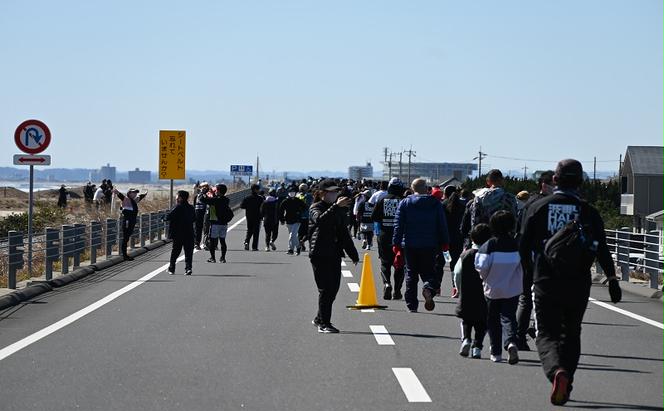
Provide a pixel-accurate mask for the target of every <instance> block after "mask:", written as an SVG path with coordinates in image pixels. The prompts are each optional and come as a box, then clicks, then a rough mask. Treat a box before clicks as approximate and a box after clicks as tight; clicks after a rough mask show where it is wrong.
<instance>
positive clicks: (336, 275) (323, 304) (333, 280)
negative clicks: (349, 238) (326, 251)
mask: <svg viewBox="0 0 664 411" xmlns="http://www.w3.org/2000/svg"><path fill="white" fill-rule="evenodd" d="M310 261H311V266H312V267H313V270H314V280H315V281H316V286H317V287H318V314H317V315H316V320H318V322H319V323H320V324H330V321H331V318H332V303H333V302H334V300H335V299H336V297H337V293H338V292H339V286H340V284H341V257H310Z"/></svg>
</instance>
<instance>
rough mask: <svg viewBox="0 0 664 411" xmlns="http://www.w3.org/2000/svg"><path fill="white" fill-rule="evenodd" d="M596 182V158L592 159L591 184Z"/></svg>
mask: <svg viewBox="0 0 664 411" xmlns="http://www.w3.org/2000/svg"><path fill="white" fill-rule="evenodd" d="M596 181H597V157H593V183H595V182H596Z"/></svg>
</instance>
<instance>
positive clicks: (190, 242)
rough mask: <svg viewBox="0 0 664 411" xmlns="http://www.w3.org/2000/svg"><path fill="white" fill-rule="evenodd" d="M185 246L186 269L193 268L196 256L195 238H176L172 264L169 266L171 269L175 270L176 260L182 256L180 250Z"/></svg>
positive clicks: (172, 251)
mask: <svg viewBox="0 0 664 411" xmlns="http://www.w3.org/2000/svg"><path fill="white" fill-rule="evenodd" d="M183 248H184V269H185V270H191V262H192V260H193V257H194V239H193V238H187V239H184V240H183V239H181V238H174V239H173V249H172V250H171V264H170V265H169V266H168V269H169V271H175V262H176V261H177V259H178V257H179V256H180V252H182V249H183Z"/></svg>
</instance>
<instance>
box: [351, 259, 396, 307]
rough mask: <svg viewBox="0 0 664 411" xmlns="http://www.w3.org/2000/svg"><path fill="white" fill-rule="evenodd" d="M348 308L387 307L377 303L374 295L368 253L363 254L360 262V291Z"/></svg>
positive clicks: (374, 289)
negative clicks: (355, 300) (355, 301)
mask: <svg viewBox="0 0 664 411" xmlns="http://www.w3.org/2000/svg"><path fill="white" fill-rule="evenodd" d="M348 308H350V309H352V310H360V309H364V308H387V306H385V305H378V298H377V297H376V285H375V284H374V279H373V270H372V269H371V257H370V256H369V253H365V254H364V260H363V262H362V278H361V279H360V293H359V295H358V296H357V303H356V304H355V305H349V306H348Z"/></svg>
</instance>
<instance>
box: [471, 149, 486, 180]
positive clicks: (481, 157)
mask: <svg viewBox="0 0 664 411" xmlns="http://www.w3.org/2000/svg"><path fill="white" fill-rule="evenodd" d="M485 157H486V153H483V152H482V146H480V151H479V152H478V153H477V157H474V158H473V160H477V162H478V163H479V164H478V167H477V168H478V169H479V170H478V176H479V177H482V160H483V159H484V158H485Z"/></svg>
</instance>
